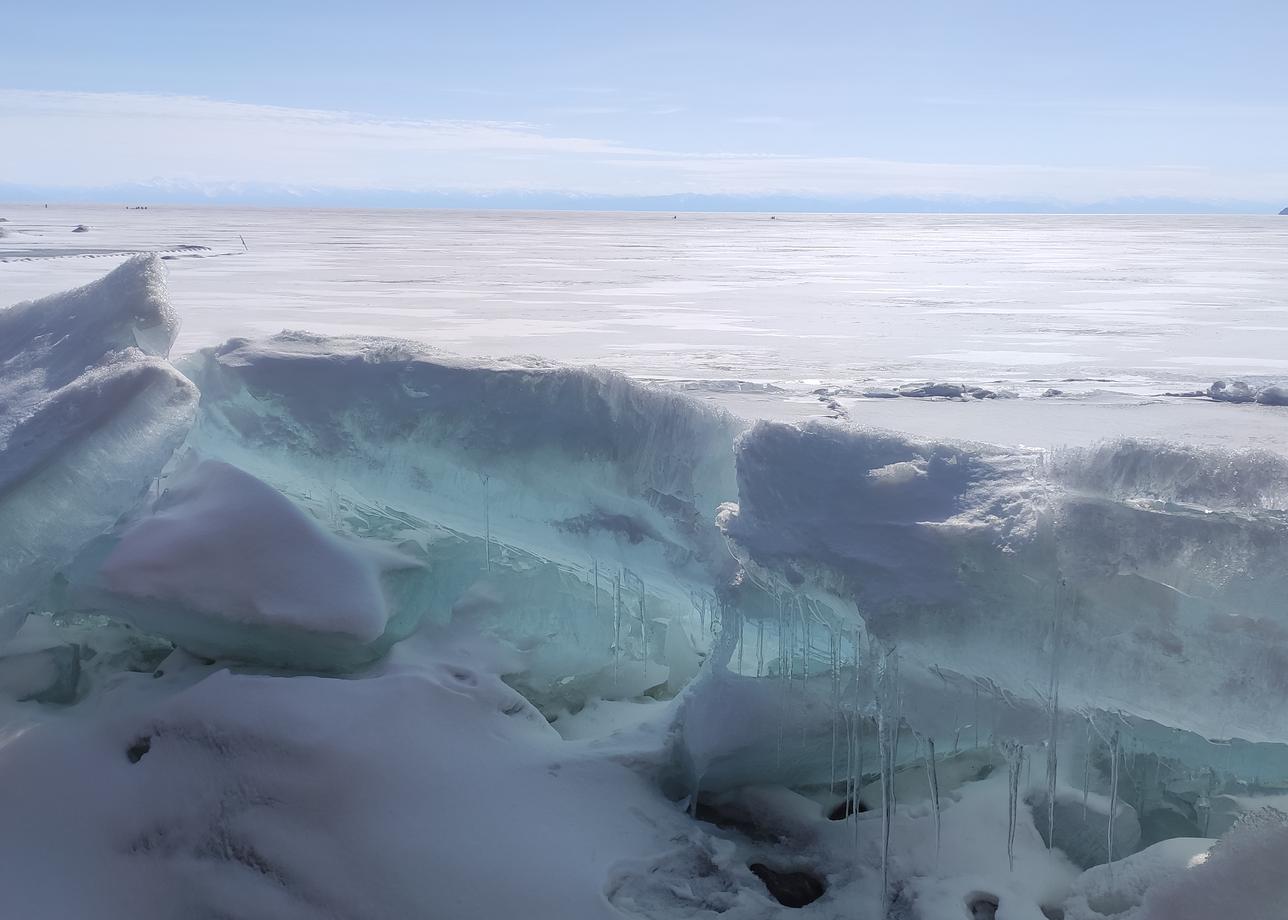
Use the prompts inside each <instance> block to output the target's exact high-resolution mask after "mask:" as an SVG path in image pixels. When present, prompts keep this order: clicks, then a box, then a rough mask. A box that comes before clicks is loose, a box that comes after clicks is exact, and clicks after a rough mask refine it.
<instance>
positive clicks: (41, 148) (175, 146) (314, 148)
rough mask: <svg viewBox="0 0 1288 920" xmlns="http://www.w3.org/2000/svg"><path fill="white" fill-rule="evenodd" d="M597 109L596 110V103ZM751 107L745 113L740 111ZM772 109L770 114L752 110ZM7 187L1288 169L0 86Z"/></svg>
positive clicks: (1249, 192)
mask: <svg viewBox="0 0 1288 920" xmlns="http://www.w3.org/2000/svg"><path fill="white" fill-rule="evenodd" d="M595 108H600V107H595ZM748 117H751V116H748ZM754 117H756V118H761V119H763V118H767V117H772V116H754ZM0 136H3V137H4V138H5V139H6V143H5V144H3V145H0V176H2V177H3V178H4V181H5V182H6V183H8V184H10V185H26V186H40V187H46V188H60V187H61V188H68V187H80V188H94V187H97V188H102V187H108V186H117V185H128V184H138V183H152V184H155V183H157V182H158V181H160V182H172V183H180V184H184V185H189V186H199V187H210V188H219V187H233V186H238V185H241V186H261V187H263V186H273V187H282V188H317V189H337V190H362V189H381V190H400V189H401V190H406V191H409V192H410V191H416V192H434V191H453V192H454V191H465V190H469V191H534V192H537V191H539V192H560V193H567V194H575V195H622V194H631V195H669V194H677V193H701V194H726V195H766V194H789V195H815V196H829V197H836V196H883V195H914V196H947V195H956V196H970V197H977V198H998V197H1005V198H1021V197H1023V198H1043V199H1051V200H1062V201H1067V202H1070V203H1078V202H1089V201H1097V200H1103V199H1107V198H1115V197H1134V198H1140V197H1150V196H1153V197H1185V198H1204V199H1244V200H1258V199H1261V198H1263V197H1264V194H1265V189H1267V188H1283V187H1288V173H1286V172H1280V173H1278V174H1266V173H1262V174H1251V173H1214V172H1210V171H1207V170H1203V169H1198V168H1188V167H1175V166H1168V167H1164V168H1157V167H1155V168H1138V169H1102V168H1083V167H1071V166H1042V165H1029V164H982V165H981V164H955V163H914V162H899V161H888V160H879V159H873V158H867V157H861V156H851V155H839V156H798V155H783V154H779V153H772V152H770V153H746V152H737V151H732V152H730V151H676V150H664V149H656V148H649V147H640V146H632V145H628V144H623V143H619V142H617V141H614V140H610V139H604V138H595V137H579V136H569V135H560V134H555V133H551V132H549V131H548V130H544V129H541V128H538V127H536V126H534V125H532V124H528V123H524V122H502V121H468V120H411V119H388V118H379V117H375V116H371V115H365V114H362V113H355V112H343V111H332V110H325V109H305V108H291V107H284V106H268V105H252V104H247V103H237V102H225V101H220V100H213V99H207V98H201V97H191V96H173V95H152V94H134V93H73V92H33V91H20V90H0Z"/></svg>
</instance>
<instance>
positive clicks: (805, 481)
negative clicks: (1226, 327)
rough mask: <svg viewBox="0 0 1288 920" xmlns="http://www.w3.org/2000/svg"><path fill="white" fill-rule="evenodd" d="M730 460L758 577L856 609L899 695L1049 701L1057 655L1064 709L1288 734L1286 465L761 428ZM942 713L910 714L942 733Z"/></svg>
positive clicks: (822, 426) (736, 529)
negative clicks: (940, 692) (925, 691)
mask: <svg viewBox="0 0 1288 920" xmlns="http://www.w3.org/2000/svg"><path fill="white" fill-rule="evenodd" d="M737 469H738V493H739V503H738V505H736V506H730V507H728V508H726V509H725V511H724V512H722V515H721V523H722V526H723V528H724V531H725V533H726V534H727V535H728V536H729V537H730V538H731V540H732V541H733V542H734V543H735V545H737V546H738V547H740V549H739V550H738V551H739V553H740V554H741V555H742V556H743V557H744V558H745V559H746V560H747V563H748V565H751V566H753V567H754V568H756V569H757V570H758V574H757V575H756V578H757V580H758V581H761V582H764V583H767V584H772V585H775V586H777V588H776V590H779V591H781V592H785V593H787V594H788V596H795V597H797V598H807V599H808V598H811V597H812V598H816V599H822V600H823V601H825V602H826V603H827V605H828V606H829V607H830V608H831V609H833V610H844V609H846V607H847V606H848V607H849V609H850V610H851V611H855V612H857V614H858V619H859V620H861V625H862V627H863V628H864V629H865V630H866V631H867V632H868V633H869V634H870V635H871V636H872V637H873V638H874V639H875V640H877V641H878V642H880V643H884V644H886V645H887V646H894V647H897V648H898V650H899V656H900V660H901V662H902V665H901V668H902V671H901V676H902V677H903V679H904V680H905V682H906V681H913V682H916V681H918V680H922V681H925V680H929V681H930V682H932V683H934V682H937V681H939V679H940V678H942V679H943V681H944V683H943V686H944V687H945V689H947V687H948V686H949V683H950V682H951V679H952V678H953V675H966V676H968V677H969V678H970V679H971V680H972V681H974V682H975V685H976V686H977V687H981V688H983V689H984V690H985V692H986V694H987V695H988V696H991V697H995V698H996V699H998V700H1004V701H1005V702H1006V705H1007V708H1008V709H1014V708H1015V707H1016V705H1017V704H1020V703H1024V702H1025V701H1027V702H1028V704H1029V706H1030V707H1031V708H1037V709H1041V708H1044V706H1045V704H1044V702H1043V698H1042V696H1041V694H1040V693H1039V692H1038V691H1037V690H1036V688H1044V691H1045V688H1048V687H1049V686H1050V681H1051V680H1052V676H1053V662H1054V661H1057V660H1063V661H1065V662H1073V663H1076V667H1073V666H1067V667H1064V668H1063V669H1060V670H1059V672H1058V673H1059V698H1060V703H1061V707H1062V709H1063V710H1064V711H1066V712H1073V711H1079V710H1081V711H1086V712H1094V711H1096V710H1100V711H1110V712H1114V711H1121V712H1125V713H1129V714H1132V715H1134V716H1135V717H1137V718H1138V719H1139V720H1142V721H1140V722H1137V723H1136V725H1137V727H1138V728H1139V729H1140V730H1142V731H1143V730H1146V729H1145V728H1143V727H1142V726H1143V724H1144V723H1143V720H1152V722H1154V723H1158V724H1160V725H1164V726H1170V727H1174V728H1183V729H1188V730H1189V731H1191V732H1195V733H1198V735H1201V736H1202V737H1205V738H1222V737H1231V736H1234V737H1238V738H1243V739H1247V740H1249V741H1257V742H1283V741H1285V740H1288V682H1285V681H1284V679H1283V674H1284V673H1285V667H1288V611H1286V610H1285V608H1284V605H1283V602H1282V601H1283V597H1284V595H1285V593H1288V569H1285V567H1284V565H1283V560H1284V559H1285V558H1288V461H1285V460H1284V459H1283V458H1282V457H1275V456H1272V455H1269V454H1224V453H1221V452H1216V451H1200V450H1192V449H1188V448H1181V447H1175V446H1164V445H1158V444H1151V443H1148V442H1122V443H1119V444H1115V445H1109V446H1107V447H1104V448H1100V449H1097V450H1092V451H1079V452H1073V453H1066V454H1057V455H1055V456H1054V457H1049V456H1044V455H1041V454H1038V453H1036V452H1034V453H1026V452H1023V451H1006V450H1000V449H997V448H992V447H986V446H982V445H970V444H949V443H942V442H932V441H922V440H918V439H915V438H909V437H904V436H900V435H895V434H891V433H888V432H880V431H872V430H864V429H854V428H847V427H844V426H841V425H836V424H831V423H824V422H818V423H810V424H804V425H788V424H781V423H761V424H759V425H757V426H756V427H755V428H754V429H753V430H752V431H750V432H748V433H747V434H745V435H743V436H742V438H741V439H740V441H739V443H738V446H737ZM853 616H854V614H853V613H852V614H851V617H853ZM918 673H920V674H921V675H922V676H921V677H920V678H919V677H918ZM1235 675H1237V679H1236V678H1235ZM942 710H943V707H942V706H941V707H934V706H931V707H928V708H924V709H923V708H918V709H913V708H911V707H908V708H905V710H904V711H905V714H906V717H907V718H908V720H909V722H910V723H911V724H912V726H913V727H914V728H917V729H919V730H921V731H934V730H937V727H936V726H934V725H932V724H929V722H930V721H931V720H933V719H935V718H936V717H938V716H939V715H942V714H943V712H942ZM957 721H958V722H959V723H965V722H969V721H971V720H970V718H969V716H967V715H960V716H958V718H957ZM1149 730H1150V731H1153V729H1149ZM1160 737H1161V736H1160ZM940 740H941V744H942V740H943V739H942V737H941V739H940ZM1022 740H1028V741H1040V740H1042V738H1041V735H1038V736H1036V737H1030V738H1028V739H1022ZM1195 741H1196V743H1195V746H1194V749H1195V750H1199V756H1201V757H1208V758H1211V757H1214V756H1215V755H1212V754H1203V753H1202V751H1201V750H1200V749H1201V748H1203V747H1204V745H1202V744H1199V743H1198V739H1195ZM1169 744H1171V742H1169ZM1200 762H1206V761H1200ZM1276 769H1277V768H1276Z"/></svg>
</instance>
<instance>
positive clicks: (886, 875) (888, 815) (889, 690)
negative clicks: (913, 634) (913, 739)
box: [877, 648, 899, 917]
mask: <svg viewBox="0 0 1288 920" xmlns="http://www.w3.org/2000/svg"><path fill="white" fill-rule="evenodd" d="M898 694H899V659H898V655H897V653H896V651H895V650H894V649H893V648H892V649H890V650H889V651H888V652H886V654H885V655H884V657H882V658H881V660H880V661H879V663H878V671H877V744H878V746H879V748H880V753H881V915H882V916H883V917H884V916H886V915H887V914H888V913H889V912H890V832H891V830H892V829H893V827H894V811H895V798H894V766H895V758H896V757H897V747H898V744H899V709H898Z"/></svg>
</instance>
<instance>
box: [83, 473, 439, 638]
mask: <svg viewBox="0 0 1288 920" xmlns="http://www.w3.org/2000/svg"><path fill="white" fill-rule="evenodd" d="M414 565H416V563H415V562H414V561H412V560H408V559H404V558H401V557H398V556H396V555H395V554H394V553H392V552H388V551H386V552H383V553H380V552H377V551H376V550H373V549H370V548H367V547H365V546H360V545H357V544H353V543H350V542H346V541H343V540H341V539H339V538H337V537H335V536H333V535H331V534H329V533H327V532H326V531H324V530H323V529H322V528H321V527H320V526H319V525H318V524H317V523H315V522H314V521H313V520H312V519H311V518H309V516H308V515H306V514H305V513H304V512H303V511H301V510H300V509H299V508H297V507H295V505H293V504H291V502H290V501H289V500H288V499H286V498H285V497H284V496H283V495H281V494H280V493H279V492H277V490H275V489H273V488H272V487H271V486H269V485H267V484H265V483H263V482H261V481H260V480H258V479H256V478H255V477H253V476H251V475H249V474H248V473H245V472H243V471H241V470H239V469H237V468H236V467H234V466H231V465H229V464H226V463H220V462H217V461H204V462H201V463H199V464H197V465H196V466H195V467H193V468H192V469H190V470H188V471H187V472H185V473H183V474H181V475H179V476H177V477H176V478H175V479H174V480H173V481H171V482H170V484H169V485H168V486H167V488H166V490H165V492H164V494H163V495H162V496H161V498H160V499H159V500H158V501H157V503H156V505H155V507H154V509H153V513H152V514H150V515H148V516H146V517H144V518H142V519H141V520H139V521H137V522H136V523H134V524H133V525H132V526H130V527H129V528H128V529H126V530H125V532H124V533H123V534H122V535H121V538H120V542H119V543H117V544H116V545H115V547H113V549H112V550H111V552H110V554H109V555H108V556H107V558H106V560H105V561H104V563H103V566H102V578H103V581H104V584H105V586H106V587H107V588H108V590H110V591H111V592H113V593H115V594H117V595H120V596H122V597H123V598H127V599H130V600H133V601H146V602H148V603H145V604H139V605H134V606H133V607H132V606H131V605H126V607H125V610H126V613H125V615H126V616H127V617H129V618H131V619H133V620H135V621H137V622H139V625H141V626H144V628H147V629H150V630H151V631H154V632H157V633H159V634H161V635H165V636H168V637H170V638H173V639H174V640H175V641H176V642H178V643H179V644H180V645H183V646H184V647H186V648H189V649H191V650H193V651H197V652H200V653H202V654H207V655H212V656H215V657H224V656H225V655H227V654H229V653H230V652H240V653H242V654H243V655H244V653H245V646H246V645H247V644H248V640H249V638H250V636H251V635H253V634H254V633H255V632H256V631H257V630H263V631H266V632H270V633H283V634H288V633H290V632H292V631H300V632H302V633H312V634H320V635H322V636H329V637H333V638H334V639H335V640H337V641H343V640H352V642H354V643H359V644H365V643H370V642H373V641H374V640H375V639H377V638H378V637H380V636H381V635H382V634H383V633H384V632H385V629H386V626H387V624H388V610H387V606H386V603H385V598H384V595H383V593H382V589H381V585H380V573H381V571H382V569H386V568H407V567H412V566H414ZM161 608H164V613H163V614H161V615H160V616H157V615H155V614H153V613H149V612H151V611H158V610H159V609H161ZM144 611H149V612H144ZM203 625H208V626H216V625H218V626H224V627H227V628H228V629H227V631H230V633H231V634H233V635H241V634H242V633H243V632H245V633H247V638H243V639H241V640H239V641H237V642H236V643H235V646H234V648H232V649H229V648H223V647H221V642H220V640H219V639H218V638H217V637H216V635H215V634H210V635H206V632H207V630H204V629H203V628H202V626H203ZM243 627H244V629H243ZM221 631H225V630H219V629H215V630H212V631H211V632H212V633H216V634H217V633H218V632H221ZM249 644H252V645H253V642H250V643H249Z"/></svg>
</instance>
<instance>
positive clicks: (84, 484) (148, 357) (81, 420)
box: [0, 256, 197, 614]
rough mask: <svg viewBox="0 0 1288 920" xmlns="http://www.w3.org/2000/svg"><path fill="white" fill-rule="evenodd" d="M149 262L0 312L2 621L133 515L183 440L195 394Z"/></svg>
mask: <svg viewBox="0 0 1288 920" xmlns="http://www.w3.org/2000/svg"><path fill="white" fill-rule="evenodd" d="M177 330H178V317H177V315H176V314H175V311H174V308H173V307H172V306H171V305H170V301H169V299H168V297H167V295H166V289H165V281H164V269H163V268H162V265H161V262H160V261H159V260H158V259H157V258H155V257H152V256H140V257H137V258H134V259H131V260H130V261H128V262H126V263H124V264H123V265H121V266H120V267H119V268H117V269H115V270H114V271H112V272H111V273H110V274H108V275H106V276H105V277H104V278H102V279H101V280H99V281H96V282H94V283H92V284H88V285H86V286H84V287H81V288H78V289H76V290H74V291H69V292H67V293H65V294H54V295H51V296H49V297H45V298H42V299H40V300H35V301H29V302H26V303H20V304H17V305H16V306H13V307H10V308H9V309H7V310H4V311H3V312H0V612H2V611H4V610H6V609H7V610H10V611H12V612H14V613H18V614H20V613H21V612H23V611H22V605H23V603H24V602H25V601H26V600H28V599H29V598H30V597H31V596H32V595H33V593H35V592H38V591H40V590H41V589H42V587H43V583H44V582H45V580H46V579H48V578H49V577H50V576H51V575H52V574H53V573H54V572H55V571H56V570H57V568H58V567H59V566H60V565H63V564H65V563H67V562H68V561H69V560H70V558H71V556H72V555H73V554H75V553H76V552H77V551H78V550H79V549H80V547H81V546H82V545H83V544H84V543H85V542H86V541H88V540H89V539H90V538H92V537H94V536H95V535H96V534H98V533H100V532H102V531H104V530H106V529H107V528H108V527H110V526H111V525H112V523H113V522H114V521H115V520H116V519H117V518H118V517H119V516H120V515H122V514H124V513H125V512H127V511H128V510H129V509H130V508H131V507H132V506H133V505H134V504H135V503H136V502H137V501H138V500H139V497H140V496H141V494H142V493H143V492H144V491H145V490H146V489H147V488H148V487H149V486H150V485H151V484H152V482H153V480H154V479H155V478H156V476H157V475H158V474H159V473H160V472H161V469H162V467H163V466H164V465H165V464H166V462H167V461H168V460H169V458H170V456H171V455H172V454H173V452H174V451H175V449H176V448H177V447H178V446H179V444H180V443H182V441H183V438H184V437H185V435H186V434H187V432H188V428H189V426H190V425H191V423H192V420H193V417H194V415H195V411H196V404H197V391H196V388H195V387H193V385H192V384H191V383H189V381H188V380H187V379H186V378H185V377H184V376H183V375H181V374H180V373H178V372H177V371H176V370H175V369H174V368H173V367H172V366H171V365H170V364H169V363H168V362H167V361H166V356H167V354H168V353H169V350H170V345H171V344H172V343H173V341H174V337H175V334H176V332H177Z"/></svg>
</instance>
